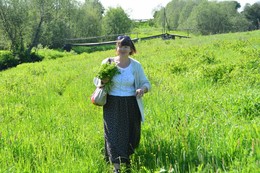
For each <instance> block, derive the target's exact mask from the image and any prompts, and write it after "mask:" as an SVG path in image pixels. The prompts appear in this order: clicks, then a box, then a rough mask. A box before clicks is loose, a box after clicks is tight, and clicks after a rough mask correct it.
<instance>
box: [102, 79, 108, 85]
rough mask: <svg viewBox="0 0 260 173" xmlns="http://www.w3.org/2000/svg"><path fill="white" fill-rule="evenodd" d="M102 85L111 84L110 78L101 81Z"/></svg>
mask: <svg viewBox="0 0 260 173" xmlns="http://www.w3.org/2000/svg"><path fill="white" fill-rule="evenodd" d="M101 82H102V84H106V83H108V82H109V78H105V79H101Z"/></svg>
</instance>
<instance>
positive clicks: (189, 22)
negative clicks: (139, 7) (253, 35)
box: [155, 0, 259, 35]
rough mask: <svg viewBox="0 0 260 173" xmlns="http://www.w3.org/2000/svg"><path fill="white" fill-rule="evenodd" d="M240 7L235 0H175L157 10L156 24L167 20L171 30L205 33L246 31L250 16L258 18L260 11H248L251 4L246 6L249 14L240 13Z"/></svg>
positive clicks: (162, 23) (161, 24)
mask: <svg viewBox="0 0 260 173" xmlns="http://www.w3.org/2000/svg"><path fill="white" fill-rule="evenodd" d="M255 6H256V5H254V8H255V9H257V7H255ZM238 8H240V4H239V3H238V2H236V1H224V2H223V1H219V2H218V1H206V0H188V1H182V0H172V1H171V2H169V3H168V4H167V6H166V7H165V8H161V9H160V10H158V11H157V12H156V13H155V22H156V24H157V26H164V25H165V24H164V22H167V23H166V24H167V26H168V29H169V30H176V29H178V30H191V31H192V32H193V33H199V34H203V35H209V34H217V33H228V32H239V31H246V30H248V28H249V27H250V25H251V24H250V23H251V20H250V19H249V18H250V17H249V16H253V17H254V18H257V14H256V13H254V12H252V11H253V10H249V9H251V7H248V10H246V9H245V11H247V12H246V13H245V14H247V15H244V14H243V13H244V12H243V13H239V12H238ZM258 11H259V10H258ZM245 16H247V18H246V17H245ZM165 19H166V20H165ZM254 21H256V20H254Z"/></svg>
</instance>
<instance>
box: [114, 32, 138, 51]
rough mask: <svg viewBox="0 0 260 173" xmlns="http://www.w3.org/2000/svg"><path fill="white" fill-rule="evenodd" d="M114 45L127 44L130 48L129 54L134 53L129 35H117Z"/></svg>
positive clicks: (133, 46)
mask: <svg viewBox="0 0 260 173" xmlns="http://www.w3.org/2000/svg"><path fill="white" fill-rule="evenodd" d="M116 46H117V47H121V46H129V47H130V48H131V52H130V53H129V54H130V55H133V54H134V53H136V49H135V45H134V43H133V41H132V40H131V38H130V37H129V36H126V35H124V36H118V37H117V41H116Z"/></svg>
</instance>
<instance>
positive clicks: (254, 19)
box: [243, 2, 260, 30]
mask: <svg viewBox="0 0 260 173" xmlns="http://www.w3.org/2000/svg"><path fill="white" fill-rule="evenodd" d="M243 15H245V17H246V18H247V19H248V21H249V22H250V24H251V25H249V27H250V29H251V30H254V29H260V28H259V27H260V26H259V18H260V2H256V3H254V4H253V5H250V4H246V6H245V8H244V11H243Z"/></svg>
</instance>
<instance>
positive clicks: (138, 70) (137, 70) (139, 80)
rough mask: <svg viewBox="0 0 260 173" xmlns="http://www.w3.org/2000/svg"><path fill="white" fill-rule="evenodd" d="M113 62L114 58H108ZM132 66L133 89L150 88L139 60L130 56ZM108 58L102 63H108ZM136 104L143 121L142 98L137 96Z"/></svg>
mask: <svg viewBox="0 0 260 173" xmlns="http://www.w3.org/2000/svg"><path fill="white" fill-rule="evenodd" d="M110 59H111V60H112V62H113V60H114V58H110ZM130 60H131V63H132V66H133V70H134V76H135V90H137V89H139V88H142V87H146V88H147V89H148V91H150V90H151V84H150V82H149V80H148V79H147V77H146V75H145V74H144V70H143V67H142V65H141V64H140V62H138V61H137V60H135V59H133V58H130ZM108 61H109V58H106V59H104V60H103V61H102V64H104V63H108ZM136 100H137V104H138V106H139V110H140V113H141V118H142V119H141V120H142V122H144V117H145V116H144V104H143V100H142V98H137V97H136Z"/></svg>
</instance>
